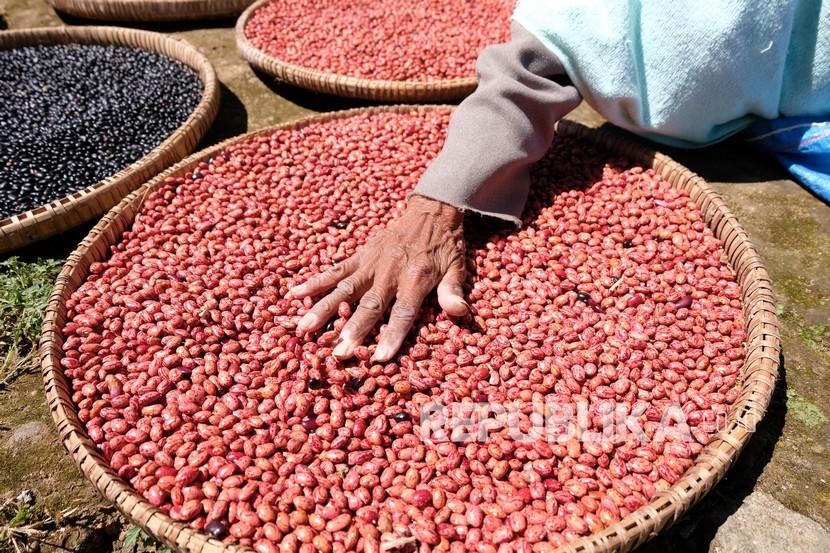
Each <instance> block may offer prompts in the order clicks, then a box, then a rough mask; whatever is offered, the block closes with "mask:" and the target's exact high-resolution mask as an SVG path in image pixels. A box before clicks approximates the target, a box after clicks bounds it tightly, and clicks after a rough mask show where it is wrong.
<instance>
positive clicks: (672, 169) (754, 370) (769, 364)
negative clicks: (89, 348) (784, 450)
mask: <svg viewBox="0 0 830 553" xmlns="http://www.w3.org/2000/svg"><path fill="white" fill-rule="evenodd" d="M428 109H437V107H436V106H389V107H374V108H364V109H357V110H348V111H342V112H335V113H329V114H323V115H317V116H313V117H309V118H305V119H301V120H298V121H295V122H291V123H287V124H283V125H278V126H276V127H271V128H268V129H264V130H261V131H257V132H254V133H249V134H246V135H243V136H240V137H237V138H233V139H231V140H228V141H226V142H223V143H222V144H219V145H217V146H214V147H211V148H208V149H206V150H202V151H201V152H199V153H197V154H194V155H192V156H190V157H189V158H187V159H186V160H184V161H182V162H180V163H179V164H177V165H176V166H174V167H172V168H170V169H168V170H167V171H165V172H164V173H162V174H161V175H159V176H157V177H156V178H154V179H153V180H151V181H149V182H148V183H146V184H145V185H143V186H142V187H141V188H139V189H137V190H136V191H134V192H133V193H132V194H130V195H129V196H127V197H126V198H124V199H123V200H122V201H121V202H120V203H119V204H118V205H117V206H116V207H114V208H113V209H112V210H110V212H109V213H108V214H107V215H106V216H104V217H103V218H102V219H101V221H100V222H99V223H98V225H96V226H95V228H93V229H92V231H91V232H90V233H89V235H88V236H87V237H86V238H85V239H84V240H83V242H81V244H80V246H79V247H78V249H77V250H75V252H73V253H72V255H70V256H69V259H68V261H67V263H66V265H65V266H64V268H63V270H62V271H61V273H60V275H59V276H58V279H57V283H56V286H55V289H54V291H53V292H52V296H51V298H50V300H49V304H48V306H47V308H46V313H45V318H44V323H43V335H42V338H41V342H40V359H41V367H42V370H43V380H44V385H45V388H46V398H47V401H48V403H49V407H50V409H51V412H52V416H53V418H54V420H55V424H56V425H57V428H58V431H59V433H60V436H61V439H62V440H63V443H64V445H65V446H66V448H67V450H68V451H69V453H70V455H71V456H72V458H73V459H74V460H75V462H76V463H77V464H78V466H79V467H80V469H81V471H82V472H83V473H84V475H85V476H86V477H87V478H88V479H89V480H90V481H91V482H92V483H93V484H94V485H95V487H96V488H97V489H98V491H99V492H100V493H101V494H102V495H104V497H106V498H107V499H108V500H110V501H111V502H112V503H114V504H115V505H116V506H117V507H118V509H119V510H120V511H121V512H122V513H124V515H125V516H127V517H128V518H129V519H130V520H132V521H133V522H134V523H135V524H137V525H139V526H141V527H143V528H145V529H146V530H147V531H148V532H150V533H151V534H153V535H154V536H156V537H157V538H158V539H160V540H162V541H164V542H165V543H167V544H168V545H170V546H171V547H174V548H175V549H176V550H178V551H182V552H188V553H219V552H225V553H241V552H243V551H245V552H249V551H251V550H250V549H248V548H243V547H239V546H231V545H227V546H226V545H224V544H222V543H221V542H219V541H217V540H215V539H211V538H208V537H207V536H206V535H205V534H202V533H200V532H197V531H195V530H193V529H191V528H190V527H188V526H186V525H184V524H181V523H178V522H174V521H173V520H172V519H170V518H169V517H168V516H167V515H165V514H164V513H163V512H161V511H160V510H159V509H157V508H155V507H153V506H152V505H150V504H149V503H148V502H147V501H145V500H144V499H143V497H141V496H140V495H139V494H138V493H137V492H135V491H134V490H133V489H132V488H130V486H129V485H128V484H127V483H126V482H124V481H123V480H122V479H120V478H118V476H117V475H116V474H115V472H114V471H113V470H112V469H111V468H110V466H109V465H108V463H107V461H106V460H105V459H104V457H103V456H102V455H101V453H99V452H98V450H97V449H96V447H95V444H94V443H93V442H92V441H91V440H90V439H89V437H88V436H87V434H86V430H85V429H84V426H83V425H82V424H81V422H80V421H79V420H78V417H77V414H76V409H75V405H74V404H73V402H72V399H71V388H70V386H69V385H68V383H67V381H66V379H65V377H64V374H63V371H62V370H61V367H60V364H59V361H60V358H61V353H62V351H61V346H62V343H63V337H62V334H61V329H62V328H63V326H64V323H65V317H66V308H65V303H66V300H67V299H68V298H69V297H70V295H71V294H72V292H73V291H75V290H76V289H77V288H78V287H79V286H80V285H81V283H82V282H83V281H84V279H85V278H86V276H87V274H88V269H89V266H90V264H91V263H93V262H95V261H100V260H103V259H105V258H106V257H108V255H109V251H110V245H111V244H113V243H114V242H116V241H117V240H118V239H119V237H120V236H121V234H122V233H123V232H124V231H125V230H127V229H129V228H130V227H131V225H132V222H133V219H134V217H135V215H136V213H137V212H138V211H139V209H140V208H141V204H142V202H143V200H144V198H146V196H147V194H148V192H150V191H151V190H153V189H154V188H156V187H157V186H159V185H160V184H162V183H163V181H164V180H165V179H166V178H168V177H171V176H175V175H179V174H182V173H185V172H187V171H188V170H190V169H192V168H193V167H195V166H196V165H197V164H198V162H199V161H201V160H205V159H207V158H208V157H210V156H212V155H214V154H216V152H218V151H220V150H221V149H223V148H224V147H225V146H228V145H229V144H232V143H234V142H239V141H241V140H245V139H247V138H249V137H251V136H255V135H258V134H263V133H270V132H273V131H274V130H276V129H297V128H301V127H303V126H305V125H308V124H309V123H315V122H321V121H327V120H331V119H337V118H343V117H349V116H353V115H357V114H361V113H377V112H380V111H395V112H411V111H413V110H428ZM441 109H446V107H445V106H444V107H442V108H441ZM558 133H559V134H560V135H566V136H574V137H577V138H579V139H581V140H585V141H587V142H590V143H594V144H597V145H598V146H599V147H601V148H604V149H606V150H607V151H609V152H611V153H614V154H622V155H624V156H625V157H627V158H629V159H630V160H631V161H632V162H634V163H636V164H641V165H643V166H645V167H653V168H654V169H655V171H656V172H657V173H659V174H660V175H661V176H662V177H663V178H664V179H666V180H667V181H668V182H670V183H671V184H672V186H674V187H676V188H678V189H682V190H685V191H687V192H688V193H689V195H690V196H691V198H692V199H693V200H694V202H695V203H697V205H698V206H700V209H701V211H702V212H703V217H704V220H705V222H706V224H707V225H708V226H709V227H710V228H711V229H712V231H713V232H714V234H715V236H717V237H718V238H720V239H721V240H722V241H723V247H724V249H725V251H726V254H727V256H728V259H729V264H730V266H731V267H732V268H733V270H734V271H735V274H736V277H737V280H738V283H739V285H740V288H741V294H742V295H741V299H742V301H743V308H744V314H745V318H746V325H747V328H746V330H747V338H746V360H745V363H744V366H743V368H742V371H741V374H740V380H739V386H740V395H739V397H738V399H737V400H736V402H735V403H734V404H733V405H732V406H731V409H730V411H729V414H728V417H727V424H726V426H725V427H724V429H723V430H722V431H721V432H720V433H719V434H717V435H716V436H715V437H714V438H713V440H712V441H711V442H710V444H709V445H708V446H707V447H706V448H705V449H704V450H703V451H702V452H701V454H700V455H699V456H698V457H697V458H696V459H695V463H694V465H693V466H692V467H690V468H689V470H688V471H687V472H686V474H685V475H684V476H683V478H681V479H680V480H679V481H678V482H677V483H676V484H674V485H673V486H672V487H671V488H670V489H668V490H666V491H664V492H660V493H658V494H657V495H656V496H655V497H654V498H653V500H652V501H651V503H649V504H648V505H646V506H644V507H642V508H640V509H638V510H637V511H635V512H633V513H632V514H631V515H629V516H628V517H626V518H625V519H623V520H622V521H620V522H618V523H616V524H614V525H613V526H610V527H608V528H606V529H605V530H603V531H601V532H598V533H595V534H592V535H590V536H586V537H583V538H581V539H579V540H577V541H575V542H573V543H571V544H569V545H567V546H565V547H563V548H562V549H561V551H563V552H568V553H588V552H590V553H597V552H608V551H616V552H624V551H629V550H631V549H633V548H635V547H636V546H638V545H640V544H642V543H643V542H645V541H647V540H649V539H650V538H652V537H653V536H655V535H656V534H657V533H658V532H660V531H661V530H662V529H664V528H666V527H667V526H669V525H671V524H672V523H674V522H675V521H677V519H678V518H680V517H681V516H682V515H683V513H685V512H686V511H687V510H688V509H689V508H690V507H691V506H692V505H693V504H694V503H695V502H697V501H698V500H699V499H700V498H701V497H703V496H704V495H706V493H707V492H708V491H709V490H710V489H712V487H713V486H714V485H715V484H716V483H717V482H718V481H719V480H720V479H721V478H722V477H723V476H724V474H725V473H726V471H727V470H728V469H729V467H730V466H731V465H732V463H733V462H734V461H735V459H736V458H737V457H738V454H739V453H740V452H741V450H742V448H743V447H744V445H745V444H746V442H747V441H748V440H749V438H750V436H751V435H752V432H753V430H754V428H755V425H756V424H757V423H758V422H760V420H761V419H762V417H763V415H764V413H765V411H766V408H767V405H768V403H769V401H770V397H771V395H772V391H773V388H774V386H775V380H776V378H777V375H778V363H779V353H780V350H781V347H780V338H779V334H778V321H777V319H776V315H775V303H774V298H773V294H772V290H771V286H770V280H769V276H768V275H767V271H766V269H765V268H764V265H763V263H762V261H761V258H760V257H759V256H758V254H757V253H756V251H755V249H754V247H753V246H752V244H751V243H750V241H749V238H748V237H747V234H746V232H744V230H743V229H742V228H741V226H740V224H739V223H738V222H737V220H736V219H735V217H734V216H733V215H732V214H731V213H730V211H729V209H728V208H727V207H726V205H725V204H724V202H723V201H722V200H721V199H720V197H718V195H717V194H715V193H714V192H713V191H712V189H711V188H710V187H709V185H708V184H707V183H706V182H704V180H703V179H701V178H700V177H698V176H697V175H695V174H694V173H692V172H691V171H689V170H688V169H686V168H685V167H683V166H682V165H680V164H678V163H676V162H675V161H673V160H671V159H670V158H668V157H667V156H665V155H662V154H659V153H656V152H654V151H652V150H650V149H648V148H647V147H645V146H642V145H639V144H638V143H636V142H633V141H632V138H631V137H630V135H626V134H622V133H616V132H609V131H605V130H591V129H588V128H586V127H583V126H581V125H578V124H576V123H572V122H568V121H564V122H562V123H560V124H559V127H558Z"/></svg>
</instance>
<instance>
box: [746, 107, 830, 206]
mask: <svg viewBox="0 0 830 553" xmlns="http://www.w3.org/2000/svg"><path fill="white" fill-rule="evenodd" d="M741 136H742V137H743V138H744V140H746V141H747V142H748V143H749V144H751V145H753V146H754V147H755V148H757V149H758V150H760V151H762V152H765V153H768V154H771V155H772V156H774V157H775V158H776V159H777V160H778V161H779V162H780V163H781V164H782V165H783V166H784V167H786V168H787V170H788V171H789V172H790V174H792V176H793V178H794V179H795V180H796V181H798V182H800V183H801V184H802V185H803V186H804V187H805V188H808V189H809V190H810V191H811V192H813V194H815V195H816V196H818V197H819V198H821V199H822V200H823V201H824V202H826V203H828V204H830V120H828V118H827V117H818V118H817V117H784V118H781V119H763V120H760V121H757V122H755V123H753V124H752V125H750V126H749V127H748V128H746V129H745V130H744V131H743V132H742V134H741Z"/></svg>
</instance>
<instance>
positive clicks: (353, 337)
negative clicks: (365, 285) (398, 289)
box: [332, 276, 394, 359]
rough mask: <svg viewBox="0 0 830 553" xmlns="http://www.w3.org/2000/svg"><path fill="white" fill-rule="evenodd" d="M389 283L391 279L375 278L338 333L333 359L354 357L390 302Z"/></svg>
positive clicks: (390, 287) (391, 289) (392, 290)
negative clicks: (355, 351) (338, 337)
mask: <svg viewBox="0 0 830 553" xmlns="http://www.w3.org/2000/svg"><path fill="white" fill-rule="evenodd" d="M382 283H386V284H382ZM391 283H392V281H391V279H384V278H377V276H376V277H375V284H374V286H373V287H372V288H371V289H370V290H369V291H368V292H366V293H365V294H364V295H363V297H362V298H361V299H360V304H358V306H357V309H355V312H354V313H353V314H352V316H351V318H350V319H349V322H347V323H346V326H344V327H343V330H341V331H340V342H338V344H337V346H335V348H334V350H333V351H332V354H333V355H334V356H335V357H337V358H339V359H346V358H349V357H351V356H352V355H354V350H355V348H357V346H359V345H360V344H362V343H363V340H364V339H365V338H366V335H367V334H369V333H370V332H371V331H372V329H373V328H374V327H375V324H377V322H378V321H379V320H380V319H381V317H382V316H383V313H384V312H385V311H386V307H387V306H388V305H389V303H390V301H391V300H392V297H393V296H394V287H393V286H391ZM379 284H380V285H379Z"/></svg>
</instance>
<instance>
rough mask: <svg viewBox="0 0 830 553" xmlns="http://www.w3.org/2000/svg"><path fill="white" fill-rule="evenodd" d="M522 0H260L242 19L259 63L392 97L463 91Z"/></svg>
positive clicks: (337, 91)
mask: <svg viewBox="0 0 830 553" xmlns="http://www.w3.org/2000/svg"><path fill="white" fill-rule="evenodd" d="M514 5H515V1H514V0H481V1H475V2H470V1H467V0H418V1H416V2H400V1H398V0H393V1H389V0H387V1H384V2H371V1H361V2H352V1H349V0H334V1H329V2H325V3H324V5H323V4H320V3H319V2H315V1H313V0H300V1H293V0H292V1H287V0H260V1H258V2H256V3H254V4H253V5H251V6H250V7H249V8H248V9H247V10H245V12H244V13H243V14H242V16H241V17H240V18H239V21H238V22H237V25H236V38H237V46H238V47H239V49H240V52H241V53H242V56H243V57H244V58H245V59H246V60H248V62H250V63H251V64H252V65H253V66H254V67H255V68H256V69H258V70H260V71H262V72H264V73H266V74H268V75H271V76H272V77H275V78H277V79H279V80H281V81H285V82H288V83H290V84H292V85H295V86H299V87H302V88H308V89H311V90H316V91H318V92H325V93H328V94H334V95H337V96H348V97H354V98H364V99H369V100H383V101H407V102H409V101H438V100H449V99H455V98H462V97H464V96H466V95H467V94H469V93H470V92H472V91H473V90H474V89H475V87H476V73H475V62H476V59H477V57H478V55H479V53H481V51H482V50H483V49H484V47H486V46H487V45H489V44H497V43H500V42H506V41H507V40H508V39H509V38H510V15H511V13H512V11H513V7H514Z"/></svg>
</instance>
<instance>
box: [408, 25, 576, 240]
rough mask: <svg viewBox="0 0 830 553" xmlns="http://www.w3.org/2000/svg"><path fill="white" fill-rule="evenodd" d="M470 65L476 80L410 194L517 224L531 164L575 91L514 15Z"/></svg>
mask: <svg viewBox="0 0 830 553" xmlns="http://www.w3.org/2000/svg"><path fill="white" fill-rule="evenodd" d="M476 72H477V74H478V83H479V84H478V87H477V88H476V90H475V92H473V94H471V95H470V96H469V97H467V98H466V99H465V100H464V101H463V102H462V103H461V104H460V105H459V107H458V108H457V109H456V111H455V113H454V114H453V116H452V119H451V121H450V126H449V132H448V135H447V140H446V142H445V144H444V148H443V149H442V150H441V152H440V154H439V155H438V156H437V157H436V158H435V160H434V161H433V162H432V164H431V165H430V166H429V168H428V169H427V170H426V172H425V173H424V175H423V176H422V178H421V181H420V182H419V183H418V186H417V187H416V188H415V191H414V193H416V194H420V195H422V196H427V197H430V198H433V199H436V200H440V201H442V202H445V203H448V204H451V205H454V206H456V207H458V208H460V209H463V210H469V211H474V212H477V213H481V214H484V215H490V216H494V217H498V218H501V219H505V220H509V221H512V222H514V223H516V224H517V225H519V224H520V223H521V219H520V217H521V213H522V210H523V209H524V205H525V202H526V201H527V195H528V191H529V188H530V166H531V165H532V164H533V163H534V162H536V161H538V160H539V159H541V158H542V156H543V155H544V154H545V152H546V151H547V150H548V148H549V147H550V145H551V142H552V141H553V136H554V128H555V124H556V122H557V121H558V120H559V119H561V118H562V117H564V116H565V115H566V114H567V113H568V112H570V111H571V110H573V109H574V108H575V107H576V106H577V105H579V102H580V95H579V93H578V92H577V90H576V88H575V87H574V86H573V85H572V84H570V82H569V81H568V80H567V78H566V77H565V70H564V68H563V67H562V64H561V63H560V62H559V60H558V59H557V57H556V56H555V55H553V54H552V53H551V52H550V51H549V50H548V49H547V48H546V47H545V46H544V45H543V44H542V43H541V42H540V41H539V40H538V39H537V38H536V37H534V36H533V35H532V34H531V33H530V32H528V31H527V30H526V29H524V27H522V26H521V25H519V24H518V23H515V22H514V23H513V28H512V38H511V40H510V42H507V43H505V44H498V45H494V46H489V47H488V48H486V49H485V50H484V51H483V52H482V53H481V55H480V56H479V58H478V62H477V64H476Z"/></svg>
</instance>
